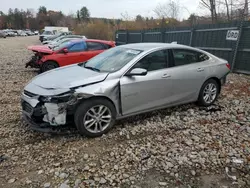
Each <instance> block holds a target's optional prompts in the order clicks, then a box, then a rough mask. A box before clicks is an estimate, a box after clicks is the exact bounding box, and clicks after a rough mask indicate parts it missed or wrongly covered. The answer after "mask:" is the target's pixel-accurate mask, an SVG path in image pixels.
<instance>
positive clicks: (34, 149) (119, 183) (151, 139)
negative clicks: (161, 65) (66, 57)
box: [0, 36, 250, 188]
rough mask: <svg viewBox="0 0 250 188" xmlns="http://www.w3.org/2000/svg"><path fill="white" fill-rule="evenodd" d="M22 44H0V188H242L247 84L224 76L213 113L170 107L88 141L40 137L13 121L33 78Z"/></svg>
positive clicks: (247, 170) (249, 163) (246, 182)
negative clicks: (22, 96)
mask: <svg viewBox="0 0 250 188" xmlns="http://www.w3.org/2000/svg"><path fill="white" fill-rule="evenodd" d="M30 44H39V43H38V37H37V36H34V37H24V38H23V37H20V38H19V37H16V38H8V39H1V40H0V79H1V83H0V84H1V86H0V92H1V96H0V101H1V106H0V113H1V116H0V118H1V119H0V187H5V188H12V187H17V188H18V187H61V188H69V187H74V188H77V187H146V188H147V187H153V188H156V187H204V188H205V187H214V188H216V187H218V188H219V187H223V186H224V187H250V77H249V76H245V75H238V74H231V75H229V79H228V83H227V84H226V86H225V87H224V88H223V91H222V94H221V96H220V98H219V100H218V102H217V104H216V108H218V106H219V108H220V109H219V111H217V110H211V111H206V110H205V109H201V108H199V107H197V106H196V105H195V104H188V105H183V106H179V107H174V108H170V109H166V110H162V111H157V112H153V113H148V114H144V115H140V116H136V117H133V118H129V119H125V120H122V121H119V122H117V124H116V126H115V128H114V129H113V130H112V131H111V132H110V133H109V134H107V135H105V136H103V137H102V138H96V139H88V138H84V137H81V136H80V135H78V134H77V132H76V131H75V130H74V129H73V130H71V131H69V132H68V133H67V134H66V133H65V134H63V135H50V134H41V133H37V132H32V131H30V130H28V128H27V126H26V125H25V124H24V123H23V122H22V121H21V118H20V117H21V108H20V104H19V102H20V93H21V91H22V89H23V87H24V86H25V84H26V83H27V82H28V81H29V80H30V79H31V78H32V77H34V76H35V75H36V74H37V73H36V71H34V70H33V69H25V68H24V64H25V61H27V60H28V59H29V57H30V56H31V54H32V53H30V52H29V51H28V50H27V49H26V46H27V45H30ZM213 109H215V107H214V108H213ZM234 159H239V160H236V162H235V160H234ZM233 160H234V162H233ZM226 167H227V168H228V169H229V172H228V175H226V172H225V168H226ZM235 179H236V180H235Z"/></svg>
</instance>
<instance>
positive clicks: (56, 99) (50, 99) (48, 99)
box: [39, 92, 74, 103]
mask: <svg viewBox="0 0 250 188" xmlns="http://www.w3.org/2000/svg"><path fill="white" fill-rule="evenodd" d="M73 97H74V96H73V93H71V92H67V93H63V94H60V95H55V96H41V97H40V98H39V99H40V101H42V102H44V103H63V102H68V101H70V100H71V98H73Z"/></svg>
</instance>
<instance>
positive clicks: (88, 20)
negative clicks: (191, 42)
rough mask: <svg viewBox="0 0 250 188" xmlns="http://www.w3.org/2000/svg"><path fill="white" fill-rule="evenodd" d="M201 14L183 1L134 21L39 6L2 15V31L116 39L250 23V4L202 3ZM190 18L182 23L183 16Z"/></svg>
mask: <svg viewBox="0 0 250 188" xmlns="http://www.w3.org/2000/svg"><path fill="white" fill-rule="evenodd" d="M199 10H200V12H201V13H200V14H197V13H191V12H190V11H189V10H188V9H187V8H186V7H184V6H182V5H181V3H180V0H167V1H166V2H165V3H161V4H158V5H157V6H156V7H155V8H154V9H153V12H154V17H144V16H142V15H137V16H135V17H131V16H130V15H129V14H128V13H127V12H125V13H122V14H121V18H120V19H107V18H94V17H92V16H91V13H90V11H89V10H88V8H87V7H82V8H81V9H79V10H77V11H76V12H75V13H72V14H69V15H65V14H64V13H63V12H61V11H54V10H48V9H47V8H46V7H45V6H40V7H39V8H38V10H37V11H35V10H34V9H27V10H22V9H18V8H15V9H11V8H10V9H9V11H8V12H7V13H3V12H1V11H0V29H6V28H9V29H32V30H40V29H43V28H44V27H45V26H66V27H69V29H70V30H72V31H74V32H75V33H76V34H83V35H86V36H87V37H89V38H99V39H113V38H114V33H115V31H116V30H118V29H133V30H142V29H152V28H161V27H179V26H185V27H190V26H193V25H197V24H210V23H222V22H229V21H232V20H241V19H242V18H243V17H244V19H248V18H249V17H248V16H249V14H248V0H200V4H199ZM183 12H187V13H188V14H189V15H190V16H189V18H187V19H182V20H181V13H183Z"/></svg>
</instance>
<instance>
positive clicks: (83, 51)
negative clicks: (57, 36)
mask: <svg viewBox="0 0 250 188" xmlns="http://www.w3.org/2000/svg"><path fill="white" fill-rule="evenodd" d="M112 47H115V42H114V41H104V40H93V39H84V40H83V39H77V40H72V41H69V42H66V43H63V44H61V45H59V46H57V47H55V48H52V49H50V48H49V47H48V46H41V45H37V46H29V47H28V49H29V50H32V51H33V52H35V56H33V57H32V59H31V60H30V61H29V62H28V63H26V67H28V66H30V67H33V68H40V70H41V72H45V71H48V70H51V69H54V68H57V67H62V66H66V65H71V64H75V63H80V62H86V61H88V60H89V59H90V58H92V57H94V56H96V55H98V54H100V53H102V52H103V51H104V50H107V49H109V48H112Z"/></svg>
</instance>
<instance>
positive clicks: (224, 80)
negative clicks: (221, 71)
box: [220, 72, 230, 86]
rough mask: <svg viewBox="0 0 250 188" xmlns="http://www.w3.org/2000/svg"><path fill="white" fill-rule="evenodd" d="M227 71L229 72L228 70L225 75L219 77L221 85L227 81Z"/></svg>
mask: <svg viewBox="0 0 250 188" xmlns="http://www.w3.org/2000/svg"><path fill="white" fill-rule="evenodd" d="M229 73H230V72H228V73H227V74H226V75H224V76H223V77H222V78H221V79H220V83H221V85H222V86H223V85H225V84H226V82H227V76H228V74H229Z"/></svg>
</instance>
